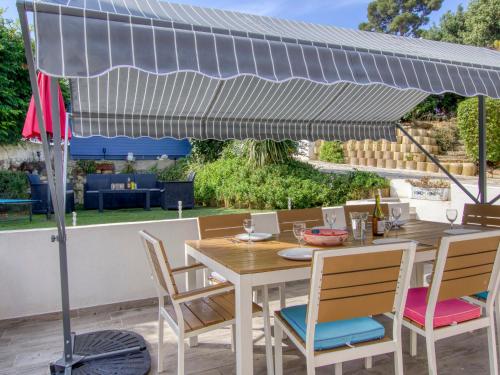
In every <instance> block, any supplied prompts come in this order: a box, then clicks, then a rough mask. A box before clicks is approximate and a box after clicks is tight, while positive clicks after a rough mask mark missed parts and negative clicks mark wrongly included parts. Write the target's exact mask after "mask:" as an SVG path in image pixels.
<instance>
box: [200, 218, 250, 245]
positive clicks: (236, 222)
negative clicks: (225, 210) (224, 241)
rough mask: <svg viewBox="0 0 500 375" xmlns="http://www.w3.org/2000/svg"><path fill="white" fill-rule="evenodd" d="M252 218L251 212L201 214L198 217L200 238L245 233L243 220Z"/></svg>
mask: <svg viewBox="0 0 500 375" xmlns="http://www.w3.org/2000/svg"><path fill="white" fill-rule="evenodd" d="M250 218H251V216H250V214H249V213H245V214H231V215H215V216H201V217H199V218H198V230H199V233H200V239H202V240H203V239H208V238H217V237H226V236H235V235H237V234H241V233H245V229H244V228H243V221H244V220H245V219H250Z"/></svg>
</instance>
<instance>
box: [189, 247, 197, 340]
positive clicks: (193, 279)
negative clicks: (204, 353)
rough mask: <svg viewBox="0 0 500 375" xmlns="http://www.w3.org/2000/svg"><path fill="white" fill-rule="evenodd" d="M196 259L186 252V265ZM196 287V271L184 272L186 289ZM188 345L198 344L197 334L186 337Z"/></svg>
mask: <svg viewBox="0 0 500 375" xmlns="http://www.w3.org/2000/svg"><path fill="white" fill-rule="evenodd" d="M195 263H196V260H195V259H194V258H193V257H192V256H191V255H189V254H188V253H187V252H186V266H190V265H192V264H195ZM193 289H196V271H190V272H186V290H193ZM188 344H189V346H190V347H193V346H197V345H198V336H193V337H190V338H189V339H188Z"/></svg>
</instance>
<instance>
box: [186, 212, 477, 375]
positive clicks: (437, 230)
mask: <svg viewBox="0 0 500 375" xmlns="http://www.w3.org/2000/svg"><path fill="white" fill-rule="evenodd" d="M455 227H456V228H473V229H477V228H478V227H477V226H474V225H473V226H462V225H456V226H455ZM449 228H450V225H449V224H446V223H437V222H430V221H421V220H410V221H408V222H407V223H406V224H405V225H404V226H403V227H401V228H399V229H393V230H392V231H390V232H389V235H388V237H398V238H401V239H409V240H415V241H418V245H417V254H416V256H415V263H416V264H417V265H418V264H421V265H422V264H423V262H428V261H432V260H434V258H435V255H436V249H437V247H438V245H439V240H440V238H441V237H443V236H446V233H444V230H446V229H449ZM481 229H482V228H481ZM372 241H373V237H372V235H371V233H367V236H366V239H365V240H363V241H361V240H354V239H353V238H352V236H350V237H349V238H348V239H347V240H346V241H345V242H344V243H343V244H342V245H341V246H338V248H345V247H361V246H368V245H372ZM185 247H186V263H187V265H191V264H194V263H196V262H200V263H203V264H204V265H206V266H207V267H208V268H210V269H212V270H213V271H215V272H217V273H219V274H220V275H222V276H223V277H224V278H226V279H227V280H228V281H230V282H231V283H233V284H234V288H235V294H236V312H235V313H236V372H237V374H239V375H243V374H253V340H252V289H253V288H254V287H258V286H263V285H270V284H275V283H282V282H290V281H297V280H306V279H309V278H310V275H311V261H309V260H308V261H294V260H287V259H284V258H282V257H281V256H279V255H278V252H279V251H280V250H283V249H288V248H293V247H298V243H297V240H296V239H295V237H294V236H293V233H292V232H291V231H289V232H284V233H281V234H278V235H275V236H273V238H272V239H270V240H268V241H262V242H252V243H251V244H249V243H247V242H242V241H237V240H235V239H234V238H230V237H224V238H213V239H205V240H190V241H186V245H185ZM417 268H418V267H417ZM420 268H421V269H422V268H423V267H420ZM414 273H415V271H414ZM419 273H420V274H419V275H417V278H418V279H420V280H422V279H423V273H422V271H419ZM186 277H187V279H186V283H187V288H188V290H189V289H195V288H196V285H197V280H196V273H194V272H192V273H189V274H187V276H186Z"/></svg>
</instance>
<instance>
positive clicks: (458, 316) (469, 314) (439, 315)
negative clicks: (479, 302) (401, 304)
mask: <svg viewBox="0 0 500 375" xmlns="http://www.w3.org/2000/svg"><path fill="white" fill-rule="evenodd" d="M426 310H427V288H411V289H410V290H408V297H407V299H406V307H405V312H404V316H405V317H406V318H408V319H411V320H413V321H414V322H416V323H418V324H420V325H421V326H425V311H426ZM480 316H481V307H479V306H476V305H473V304H471V303H468V302H466V301H464V300H462V299H459V298H452V299H449V300H446V301H441V302H438V303H437V305H436V311H435V312H434V328H437V327H443V326H449V325H452V324H455V323H460V322H465V321H467V320H471V319H476V318H479V317H480Z"/></svg>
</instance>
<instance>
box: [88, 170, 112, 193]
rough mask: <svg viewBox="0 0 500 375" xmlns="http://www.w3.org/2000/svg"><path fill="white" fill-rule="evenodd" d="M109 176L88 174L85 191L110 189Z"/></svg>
mask: <svg viewBox="0 0 500 375" xmlns="http://www.w3.org/2000/svg"><path fill="white" fill-rule="evenodd" d="M110 176H111V175H109V174H88V175H87V190H103V189H109V188H110V187H111V181H110Z"/></svg>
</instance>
